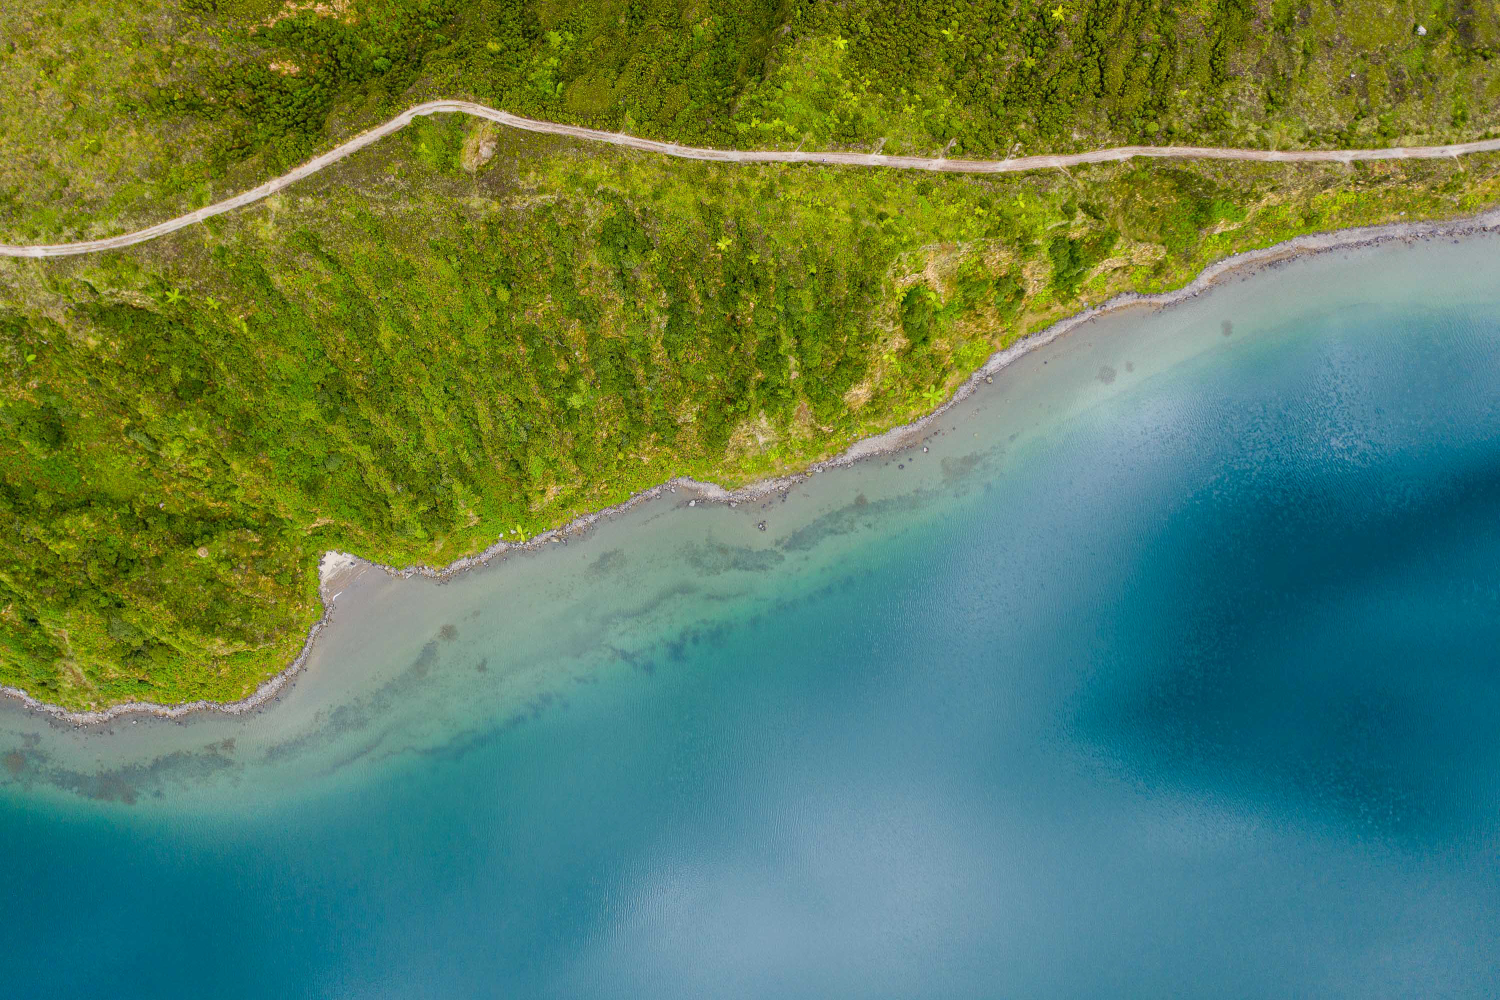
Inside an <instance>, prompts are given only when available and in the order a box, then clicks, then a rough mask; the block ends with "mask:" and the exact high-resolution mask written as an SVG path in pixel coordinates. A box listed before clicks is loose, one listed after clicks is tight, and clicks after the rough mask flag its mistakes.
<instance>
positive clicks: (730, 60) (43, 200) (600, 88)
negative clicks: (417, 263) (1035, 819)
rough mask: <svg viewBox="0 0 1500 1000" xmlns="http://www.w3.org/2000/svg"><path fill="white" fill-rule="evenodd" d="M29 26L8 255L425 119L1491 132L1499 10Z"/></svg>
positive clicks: (42, 12)
mask: <svg viewBox="0 0 1500 1000" xmlns="http://www.w3.org/2000/svg"><path fill="white" fill-rule="evenodd" d="M12 6H19V10H16V11H11V10H8V11H7V14H6V17H5V18H3V19H0V97H3V98H4V100H0V239H7V240H10V241H16V240H26V241H39V240H47V239H61V238H65V237H70V236H78V235H81V234H90V235H97V234H100V233H103V232H113V231H118V230H119V229H120V228H121V227H122V226H123V225H124V224H127V223H132V224H133V223H140V222H145V221H153V220H157V219H160V218H162V217H164V216H167V215H174V214H177V213H178V212H180V211H181V210H183V209H185V208H189V207H194V206H196V205H199V204H202V203H205V202H207V201H209V200H211V199H212V198H213V197H214V196H222V195H223V194H225V193H227V192H228V191H229V190H231V189H234V190H238V189H241V188H244V187H249V186H253V184H255V183H257V182H258V181H260V180H263V179H265V178H266V177H269V176H272V175H274V174H276V173H279V172H281V171H282V170H284V169H285V168H286V167H288V166H290V165H291V164H293V163H295V162H297V161H300V160H302V159H305V158H306V157H307V156H308V155H310V154H311V153H313V152H314V151H316V150H318V149H322V148H326V147H327V146H329V145H332V144H333V143H334V142H336V141H337V140H338V139H341V138H345V137H347V136H349V135H351V134H353V133H355V132H358V131H360V130H361V129H363V128H366V127H368V126H370V125H372V124H374V123H376V122H378V121H380V120H382V119H384V118H386V117H388V116H389V115H390V114H391V113H392V112H393V111H395V110H397V109H399V108H402V107H406V106H408V105H410V104H412V103H415V102H416V101H418V100H422V99H428V98H433V97H467V98H473V99H476V100H480V101H485V102H489V103H492V104H495V105H498V106H501V107H504V108H507V109H509V110H512V111H516V112H520V113H523V114H529V115H533V116H538V117H544V118H548V119H552V120H557V121H567V122H575V123H581V124H587V125H594V126H599V127H604V128H610V129H622V130H625V131H629V132H633V133H639V134H642V135H647V136H655V137H662V138H670V139H675V140H678V141H682V142H692V143H699V144H709V145H720V146H783V147H788V148H790V147H793V146H799V145H800V146H803V147H804V148H813V147H857V148H865V149H868V148H873V147H874V146H875V145H877V144H880V143H883V144H884V145H883V148H884V149H885V150H886V151H887V152H897V151H905V152H925V153H936V152H938V151H940V150H942V149H948V150H949V151H950V152H952V153H954V154H955V155H957V154H964V155H972V156H984V155H1004V154H1007V153H1012V152H1052V151H1066V150H1074V149H1083V148H1092V147H1095V146H1100V145H1107V144H1113V143H1122V142H1194V143H1204V144H1214V145H1229V144H1234V145H1248V146H1260V147H1276V148H1291V147H1308V146H1349V145H1356V144H1357V145H1385V144H1392V143H1398V142H1404V143H1415V142H1437V141H1446V140H1451V139H1462V138H1473V137H1476V136H1480V135H1487V134H1490V133H1491V132H1493V131H1494V130H1495V129H1496V128H1500V66H1495V65H1493V64H1492V59H1491V56H1492V55H1493V54H1494V53H1495V51H1496V50H1497V47H1500V8H1495V7H1494V6H1493V5H1481V4H1472V3H1468V2H1458V3H1448V2H1444V0H1437V2H1432V0H1421V2H1409V0H1397V2H1385V0H1380V2H1377V0H1308V2H1296V0H1262V2H1259V3H1257V2H1253V0H1220V2H1213V0H1200V2H1196V3H1167V2H1164V0H1103V2H1095V0H1072V2H1067V3H1045V2H1036V0H1002V2H974V0H955V2H948V3H923V2H914V0H901V2H898V0H869V2H863V3H837V2H831V0H701V2H689V0H591V2H589V3H560V2H555V0H466V2H463V3H460V2H458V0H322V2H313V0H285V2H283V0H130V2H124V0H101V2H99V3H90V4H78V3H75V2H72V0H19V3H18V5H12ZM1418 25H1421V26H1423V27H1424V28H1425V29H1426V34H1425V35H1418V34H1417V32H1416V28H1417V26H1418Z"/></svg>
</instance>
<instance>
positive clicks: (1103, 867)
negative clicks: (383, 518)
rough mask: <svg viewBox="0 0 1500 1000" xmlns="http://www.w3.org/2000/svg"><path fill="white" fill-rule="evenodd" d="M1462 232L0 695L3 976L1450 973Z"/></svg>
mask: <svg viewBox="0 0 1500 1000" xmlns="http://www.w3.org/2000/svg"><path fill="white" fill-rule="evenodd" d="M1497 249H1500V245H1497V244H1496V243H1495V242H1494V241H1493V240H1491V239H1473V240H1467V241H1465V242H1462V243H1457V244H1454V243H1449V242H1446V241H1443V242H1438V243H1429V244H1423V245H1420V246H1416V247H1400V246H1396V247H1384V248H1378V249H1371V250H1364V251H1360V252H1357V253H1350V254H1346V255H1343V256H1335V255H1330V256H1325V257H1320V258H1316V259H1312V260H1307V261H1302V262H1298V263H1296V264H1294V265H1291V266H1288V267H1285V268H1282V269H1281V270H1278V271H1275V272H1272V273H1269V274H1264V275H1260V276H1257V277H1255V278H1253V279H1249V280H1245V281H1241V282H1237V283H1234V284H1231V285H1229V286H1227V287H1224V288H1221V289H1218V290H1216V291H1214V292H1213V293H1211V294H1207V295H1204V296H1201V297H1199V298H1197V299H1195V300H1192V301H1191V302H1189V303H1187V304H1184V305H1182V306H1180V307H1177V308H1174V309H1172V310H1168V311H1166V312H1162V313H1157V314H1134V315H1120V316H1117V317H1113V318H1110V319H1108V320H1104V321H1099V322H1096V323H1094V324H1091V325H1090V326H1087V327H1085V328H1082V329H1081V330H1079V331H1077V332H1075V333H1073V334H1071V335H1070V336H1068V337H1067V338H1064V339H1063V340H1061V341H1059V342H1057V343H1055V344H1053V345H1050V346H1049V347H1047V348H1044V349H1041V350H1039V351H1037V352H1035V353H1034V354H1032V355H1029V356H1028V357H1026V358H1024V359H1022V360H1021V361H1019V362H1017V363H1016V364H1015V365H1014V366H1013V367H1011V368H1009V369H1007V370H1006V371H1005V372H1004V373H1002V374H1001V375H1000V376H998V377H997V378H996V379H995V384H994V385H993V386H988V387H986V388H985V389H984V390H982V391H981V392H980V393H979V394H978V395H977V396H976V397H975V398H973V399H971V400H969V401H967V402H965V403H964V404H962V405H961V406H959V407H957V408H955V410H953V411H951V412H950V413H949V414H948V415H947V418H946V419H945V420H944V421H943V422H942V425H941V428H940V430H941V433H936V434H934V436H933V437H931V438H930V439H929V440H928V441H927V443H926V447H927V449H928V450H927V451H925V452H924V451H922V450H921V448H920V447H919V448H917V449H914V450H911V451H908V452H906V453H904V454H901V455H897V456H892V457H890V458H889V460H884V459H883V460H878V461H874V462H869V463H865V464H863V465H861V466H858V467H855V468H853V469H848V470H841V471H838V472H832V473H826V474H823V475H820V476H817V477H815V478H814V479H813V480H811V481H810V482H808V483H807V484H804V485H801V486H798V487H797V488H795V489H793V490H791V491H789V493H788V494H787V495H786V496H785V498H782V497H777V498H775V499H773V500H771V501H769V502H768V503H767V504H764V505H763V504H759V503H757V504H755V505H752V506H749V507H741V508H738V509H734V510H730V509H728V508H722V507H713V508H705V507H693V508H689V507H687V506H686V500H687V497H686V496H685V495H680V496H678V497H674V498H670V499H668V500H663V501H660V502H654V503H652V504H649V505H646V506H644V507H642V508H638V509H635V510H633V511H631V512H629V513H628V514H626V515H624V516H622V517H620V518H617V519H615V520H612V521H610V522H608V523H607V524H604V525H602V526H601V527H599V528H598V529H596V530H595V531H594V532H593V533H592V534H591V535H590V536H589V537H587V538H585V539H583V540H580V541H573V542H570V544H569V545H567V546H562V545H556V546H553V547H552V548H551V549H549V550H547V551H545V552H541V553H537V554H531V555H524V556H517V557H512V558H509V559H506V560H503V561H501V562H498V563H496V564H493V565H491V566H490V567H487V568H485V569H484V570H481V571H478V572H475V573H471V574H468V575H466V576H464V577H462V578H460V579H458V580H456V581H454V582H452V583H449V584H446V585H442V586H439V585H435V584H433V583H431V582H430V581H422V580H411V581H395V580H391V579H388V578H386V577H384V576H383V574H380V573H379V572H378V571H373V570H371V571H367V572H365V573H364V574H363V575H360V576H359V577H358V578H357V579H355V580H354V581H353V582H352V583H350V584H349V585H348V587H347V589H346V590H344V591H343V592H342V593H341V594H340V595H339V597H338V598H337V601H336V604H335V607H336V609H337V611H336V615H335V618H334V622H333V624H332V626H331V627H330V629H329V630H328V632H327V633H326V635H325V636H324V638H323V639H321V640H320V642H319V645H318V647H317V650H316V651H315V653H314V655H313V657H312V660H311V662H310V664H309V666H308V669H307V670H306V672H305V673H304V674H303V675H301V677H300V678H299V680H298V681H297V683H296V684H295V685H294V686H293V687H292V688H291V690H290V691H289V692H288V693H287V694H286V695H285V696H284V697H283V698H282V699H280V700H279V701H278V702H277V703H276V704H274V705H272V706H271V707H270V708H269V709H267V710H266V711H263V712H261V713H259V714H257V715H255V716H254V717H251V718H245V719H231V718H223V717H214V716H206V717H199V718H194V719H192V720H190V721H188V722H186V723H164V722H160V721H155V720H152V721H143V722H140V723H139V724H132V723H129V722H127V721H118V722H116V723H114V724H113V725H111V726H110V727H107V728H105V729H95V730H87V731H79V730H75V729H71V728H68V727H61V726H56V725H54V724H51V723H48V722H46V721H45V720H42V719H39V718H37V717H35V716H31V715H28V714H27V713H25V712H23V711H21V710H20V709H18V708H16V707H15V706H13V705H8V706H5V707H3V708H0V760H3V761H4V767H3V768H0V782H3V784H0V852H3V856H4V858H5V859H6V864H5V868H4V874H3V875H0V921H3V922H4V924H5V925H6V926H8V927H10V928H11V929H12V934H11V939H10V940H11V947H10V948H9V949H8V954H7V967H6V977H5V980H4V982H5V984H6V985H5V995H6V996H15V997H72V996H105V995H107V996H111V997H135V996H140V997H160V996H173V995H191V996H214V997H219V996H222V997H267V996H277V997H451V996H505V997H580V996H588V997H632V998H635V997H652V998H657V997H660V998H675V997H706V996H712V997H771V996H776V997H1008V996H1014V997H1080V996H1109V997H1163V996H1214V997H1247V998H1250V997H1255V998H1263V997H1268V996H1276V997H1302V996H1306V997H1320V998H1321V997H1360V998H1371V997H1410V996H1444V997H1467V996H1473V997H1479V996H1491V995H1494V993H1495V992H1496V989H1497V985H1500V984H1497V978H1500V974H1497V965H1500V947H1497V946H1496V945H1495V943H1494V942H1495V941H1496V940H1500V858H1497V851H1500V727H1497V725H1496V720H1497V719H1500V392H1497V389H1500V254H1497V253H1496V250H1497ZM761 520H765V521H766V524H767V530H766V531H765V532H761V531H759V530H757V528H756V522H758V521H761ZM444 626H450V627H449V628H444Z"/></svg>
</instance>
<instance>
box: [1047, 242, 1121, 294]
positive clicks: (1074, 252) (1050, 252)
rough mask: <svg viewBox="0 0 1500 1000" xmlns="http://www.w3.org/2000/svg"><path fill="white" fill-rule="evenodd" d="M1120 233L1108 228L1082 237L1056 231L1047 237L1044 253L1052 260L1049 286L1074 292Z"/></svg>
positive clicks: (1067, 292) (1068, 292)
mask: <svg viewBox="0 0 1500 1000" xmlns="http://www.w3.org/2000/svg"><path fill="white" fill-rule="evenodd" d="M1119 239H1120V234H1119V233H1117V232H1115V231H1114V230H1112V229H1109V230H1105V231H1104V232H1101V233H1092V234H1090V235H1088V236H1086V237H1072V236H1068V235H1066V234H1063V233H1058V234H1057V235H1056V236H1053V237H1052V239H1050V240H1048V241H1047V257H1048V259H1049V260H1051V262H1052V288H1053V289H1054V290H1055V291H1056V292H1057V293H1058V294H1059V295H1062V296H1064V297H1067V298H1072V297H1073V296H1074V295H1077V294H1078V286H1079V285H1081V284H1082V283H1083V280H1084V279H1085V278H1086V277H1088V274H1089V272H1090V271H1092V270H1093V269H1094V268H1095V266H1097V265H1098V264H1099V262H1100V261H1102V260H1104V258H1106V257H1108V256H1109V252H1110V251H1111V250H1113V249H1114V248H1115V244H1116V243H1118V242H1119Z"/></svg>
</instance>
